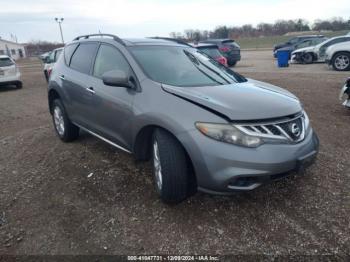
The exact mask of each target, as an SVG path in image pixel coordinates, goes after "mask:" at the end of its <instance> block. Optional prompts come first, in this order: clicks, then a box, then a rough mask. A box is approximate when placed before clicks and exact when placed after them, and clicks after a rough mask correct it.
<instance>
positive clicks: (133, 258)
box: [127, 255, 219, 261]
mask: <svg viewBox="0 0 350 262" xmlns="http://www.w3.org/2000/svg"><path fill="white" fill-rule="evenodd" d="M127 259H128V261H219V257H218V256H209V255H194V256H168V255H166V256H128V257H127Z"/></svg>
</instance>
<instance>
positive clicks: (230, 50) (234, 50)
mask: <svg viewBox="0 0 350 262" xmlns="http://www.w3.org/2000/svg"><path fill="white" fill-rule="evenodd" d="M200 43H207V44H215V45H217V46H218V47H219V50H220V52H221V53H222V54H223V56H224V57H226V59H227V64H228V66H235V65H236V64H237V62H238V61H240V60H241V48H240V46H239V45H238V44H237V43H236V42H235V41H234V40H232V39H207V40H204V41H201V42H200Z"/></svg>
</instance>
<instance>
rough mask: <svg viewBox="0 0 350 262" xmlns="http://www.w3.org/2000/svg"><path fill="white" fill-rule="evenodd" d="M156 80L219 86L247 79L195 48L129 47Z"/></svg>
mask: <svg viewBox="0 0 350 262" xmlns="http://www.w3.org/2000/svg"><path fill="white" fill-rule="evenodd" d="M130 49H131V51H132V53H133V55H134V56H135V58H136V60H137V61H138V62H139V64H140V65H141V67H142V68H143V70H144V72H145V73H146V74H147V75H148V76H149V77H150V78H151V79H153V80H154V81H157V82H159V83H164V84H168V85H173V86H210V85H212V86H217V85H227V84H232V83H237V82H244V81H246V79H245V78H244V77H242V76H240V75H238V74H236V73H234V72H233V71H232V70H230V69H228V68H226V67H225V66H222V65H220V64H219V63H218V62H216V61H215V60H213V59H211V58H209V57H207V56H205V55H202V54H201V52H200V51H198V50H197V49H194V48H183V47H173V46H171V47H169V46H142V47H132V48H130Z"/></svg>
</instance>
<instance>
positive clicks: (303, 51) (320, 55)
mask: <svg viewBox="0 0 350 262" xmlns="http://www.w3.org/2000/svg"><path fill="white" fill-rule="evenodd" d="M347 41H350V36H337V37H332V38H330V39H327V40H325V41H323V42H320V43H319V44H317V45H315V46H309V47H304V48H300V49H297V50H295V51H293V52H292V62H298V63H305V64H311V63H313V62H325V60H326V49H327V48H328V47H330V46H332V45H334V44H338V43H342V42H347Z"/></svg>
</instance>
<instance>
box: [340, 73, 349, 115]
mask: <svg viewBox="0 0 350 262" xmlns="http://www.w3.org/2000/svg"><path fill="white" fill-rule="evenodd" d="M339 100H341V101H343V106H345V107H348V108H350V78H348V80H347V81H346V83H345V85H344V86H343V88H342V89H341V90H340V94H339Z"/></svg>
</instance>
